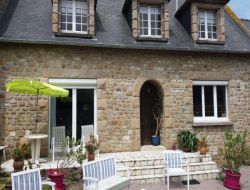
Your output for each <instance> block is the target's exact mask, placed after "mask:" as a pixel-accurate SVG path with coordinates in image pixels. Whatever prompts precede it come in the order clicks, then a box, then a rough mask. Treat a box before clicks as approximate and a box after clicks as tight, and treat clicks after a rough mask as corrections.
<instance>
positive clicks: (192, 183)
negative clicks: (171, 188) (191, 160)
mask: <svg viewBox="0 0 250 190" xmlns="http://www.w3.org/2000/svg"><path fill="white" fill-rule="evenodd" d="M182 184H183V185H187V181H182ZM189 184H190V185H196V184H200V182H199V181H197V180H196V179H191V180H189Z"/></svg>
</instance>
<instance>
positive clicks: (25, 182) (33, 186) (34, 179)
mask: <svg viewBox="0 0 250 190" xmlns="http://www.w3.org/2000/svg"><path fill="white" fill-rule="evenodd" d="M11 181H12V190H42V185H49V186H51V187H52V190H55V183H54V182H51V181H42V180H41V174H40V170H39V169H33V170H26V171H21V172H16V173H12V174H11Z"/></svg>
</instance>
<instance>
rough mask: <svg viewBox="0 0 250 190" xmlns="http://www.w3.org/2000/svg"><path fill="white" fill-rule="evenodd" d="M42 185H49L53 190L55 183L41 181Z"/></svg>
mask: <svg viewBox="0 0 250 190" xmlns="http://www.w3.org/2000/svg"><path fill="white" fill-rule="evenodd" d="M42 185H49V186H51V188H52V190H55V186H56V184H55V183H54V182H52V181H42Z"/></svg>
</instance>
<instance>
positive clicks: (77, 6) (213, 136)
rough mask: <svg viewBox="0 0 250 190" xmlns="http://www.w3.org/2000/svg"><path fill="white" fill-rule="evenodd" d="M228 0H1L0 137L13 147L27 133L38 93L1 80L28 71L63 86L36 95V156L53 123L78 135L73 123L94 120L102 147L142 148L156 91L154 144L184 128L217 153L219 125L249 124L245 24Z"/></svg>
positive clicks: (249, 50)
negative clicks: (55, 94)
mask: <svg viewBox="0 0 250 190" xmlns="http://www.w3.org/2000/svg"><path fill="white" fill-rule="evenodd" d="M228 1H229V0H217V1H214V0H206V1H201V0H186V1H184V0H179V1H175V0H171V1H169V0H115V1H114V0H52V1H50V0H43V1H41V0H32V2H31V1H30V0H13V1H10V0H2V1H1V3H0V19H1V20H0V130H1V133H0V143H1V144H8V145H9V147H13V146H14V145H15V143H16V142H18V141H19V139H20V138H21V137H23V136H24V135H25V134H26V133H27V132H34V131H35V116H36V112H35V107H34V105H35V100H36V97H34V96H30V95H18V94H11V93H7V92H6V90H5V87H4V85H5V84H6V83H7V82H8V81H10V80H12V79H16V78H27V79H34V80H36V79H41V80H42V81H45V82H48V83H51V84H55V85H58V86H61V87H64V88H66V89H69V91H70V97H69V98H66V99H60V98H49V97H39V111H38V112H37V116H38V120H39V121H38V127H39V131H40V133H46V134H48V135H49V138H48V139H46V140H43V142H42V144H43V149H42V153H43V154H44V155H46V154H47V152H48V150H49V148H50V146H49V145H50V140H51V131H52V127H55V126H60V125H64V126H65V127H66V133H67V135H70V136H72V137H76V138H80V135H81V131H80V130H81V128H80V126H81V125H88V124H94V127H95V131H96V132H97V133H98V135H99V139H100V142H101V147H100V148H101V152H114V151H135V150H140V149H141V147H142V146H143V145H147V144H150V143H151V142H150V138H151V135H152V134H153V133H154V130H155V120H154V119H153V117H152V113H151V110H152V104H153V103H152V102H153V101H154V98H155V96H156V94H161V95H162V96H163V110H164V117H163V127H162V129H161V131H160V138H161V145H163V146H165V147H167V148H170V147H171V146H172V144H173V142H174V141H176V134H177V131H178V130H179V129H189V130H191V131H193V132H195V133H197V136H198V137H200V136H204V135H206V136H207V139H208V144H209V149H210V151H211V152H212V153H213V155H216V154H217V150H218V147H220V146H222V145H223V137H224V131H225V129H226V128H228V127H230V128H233V129H234V130H235V131H242V130H244V129H247V130H248V129H249V126H250V107H249V105H250V35H249V33H248V32H249V31H248V29H247V25H248V22H247V21H246V22H241V23H239V22H238V21H237V20H235V18H233V17H232V14H231V13H230V9H229V8H228V7H227V6H226V4H227V3H228ZM248 26H249V25H248ZM248 143H250V137H249V134H248Z"/></svg>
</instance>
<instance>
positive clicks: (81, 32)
mask: <svg viewBox="0 0 250 190" xmlns="http://www.w3.org/2000/svg"><path fill="white" fill-rule="evenodd" d="M67 1H68V0H66V3H67ZM81 3H84V4H86V10H87V14H86V17H87V22H86V23H85V22H81V23H78V24H80V25H81V29H82V25H86V31H85V30H84V31H82V30H81V31H77V30H76V25H77V23H76V8H79V7H76V1H75V0H72V22H69V23H70V24H72V30H61V32H63V33H77V34H87V33H88V28H89V26H88V17H89V14H88V12H89V7H88V0H87V1H86V2H81ZM82 8H83V7H81V11H82V10H83V9H82ZM60 12H61V10H60ZM81 13H82V12H81ZM65 15H66V17H67V14H65ZM81 16H82V15H81ZM63 23H65V22H63ZM61 24H62V22H61V21H60V26H61ZM65 24H66V25H67V24H68V22H66V23H65Z"/></svg>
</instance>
